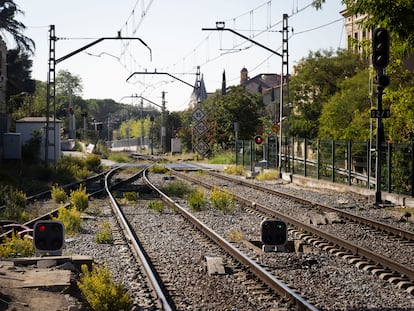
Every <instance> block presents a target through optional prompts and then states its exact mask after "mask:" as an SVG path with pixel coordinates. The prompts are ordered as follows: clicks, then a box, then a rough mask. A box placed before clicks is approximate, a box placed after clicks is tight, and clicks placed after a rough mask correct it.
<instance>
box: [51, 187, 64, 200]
mask: <svg viewBox="0 0 414 311" xmlns="http://www.w3.org/2000/svg"><path fill="white" fill-rule="evenodd" d="M51 196H52V200H53V202H55V203H64V202H66V200H67V199H68V195H67V194H66V191H65V190H64V189H63V188H61V187H59V186H58V185H54V186H52V190H51Z"/></svg>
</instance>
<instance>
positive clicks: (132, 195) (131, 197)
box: [122, 191, 139, 202]
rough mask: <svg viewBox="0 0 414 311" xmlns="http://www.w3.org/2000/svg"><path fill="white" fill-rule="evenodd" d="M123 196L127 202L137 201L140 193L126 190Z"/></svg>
mask: <svg viewBox="0 0 414 311" xmlns="http://www.w3.org/2000/svg"><path fill="white" fill-rule="evenodd" d="M122 196H123V198H124V199H125V200H126V201H127V202H135V201H136V200H138V197H139V193H138V192H133V191H130V192H124V193H123V194H122Z"/></svg>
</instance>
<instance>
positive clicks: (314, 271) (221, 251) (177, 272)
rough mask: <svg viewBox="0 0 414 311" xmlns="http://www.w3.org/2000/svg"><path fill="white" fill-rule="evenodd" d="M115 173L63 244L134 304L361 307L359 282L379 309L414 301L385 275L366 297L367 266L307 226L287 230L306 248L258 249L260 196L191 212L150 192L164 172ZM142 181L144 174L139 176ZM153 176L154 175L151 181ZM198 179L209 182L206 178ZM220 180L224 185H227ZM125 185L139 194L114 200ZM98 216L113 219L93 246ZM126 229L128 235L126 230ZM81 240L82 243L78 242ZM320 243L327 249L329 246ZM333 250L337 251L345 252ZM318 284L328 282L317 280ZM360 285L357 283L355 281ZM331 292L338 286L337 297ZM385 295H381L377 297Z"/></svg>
mask: <svg viewBox="0 0 414 311" xmlns="http://www.w3.org/2000/svg"><path fill="white" fill-rule="evenodd" d="M114 174H115V170H113V172H111V173H110V174H108V175H107V176H106V182H105V184H106V188H107V191H108V192H109V193H111V194H110V195H109V199H108V198H102V196H100V198H99V199H94V209H97V208H99V209H100V210H101V211H100V212H99V213H98V214H96V215H93V216H92V217H86V219H85V220H84V222H85V226H87V227H86V228H85V229H84V233H82V234H81V235H80V236H79V237H78V238H76V239H73V240H72V241H69V242H68V243H66V250H65V251H66V252H67V253H73V254H83V255H91V256H93V257H94V258H96V260H97V261H98V262H100V261H105V262H108V263H109V264H108V266H109V267H110V269H111V271H113V273H114V275H115V277H116V279H117V280H118V281H120V282H122V284H123V285H124V286H125V287H126V288H127V289H128V290H129V292H130V293H131V296H132V297H133V299H134V306H135V307H136V308H144V309H145V308H147V309H148V310H149V309H151V310H182V309H186V310H203V309H206V310H207V309H208V310H211V309H222V310H269V309H271V308H274V309H277V310H291V309H300V310H316V309H326V310H334V309H335V310H341V309H342V310H344V309H349V308H355V309H361V306H363V304H364V303H366V302H361V301H362V298H355V297H353V296H352V295H353V294H354V291H355V294H359V293H356V292H358V291H361V290H362V288H361V287H364V289H363V291H365V290H366V291H367V292H363V293H361V295H362V296H369V297H370V298H369V300H371V299H373V300H374V301H379V300H381V301H382V305H381V306H385V307H389V308H393V307H396V306H397V307H402V308H405V307H407V306H410V305H413V304H414V301H413V300H412V298H410V297H412V296H410V295H409V294H408V293H407V292H406V291H397V292H395V290H393V289H392V288H395V287H394V286H391V288H390V286H388V285H385V284H387V283H386V282H384V284H381V285H380V286H381V287H382V293H381V294H372V291H373V289H372V288H365V285H366V284H367V286H368V287H375V286H371V285H370V284H372V283H370V282H372V280H371V278H372V277H371V274H370V273H367V272H366V271H364V270H362V269H363V267H364V265H362V264H360V268H361V269H360V270H358V271H357V272H355V268H352V267H351V268H350V267H349V265H348V266H347V264H346V261H347V260H351V257H349V258H348V259H347V260H346V261H345V262H344V260H343V259H341V257H337V256H331V255H330V254H331V253H336V252H335V251H334V248H335V247H331V248H330V247H329V246H326V245H325V246H323V245H322V242H316V241H315V242H314V241H313V240H312V239H315V238H314V237H313V236H312V237H306V236H301V235H303V234H305V233H303V232H300V231H299V230H293V229H290V230H289V235H290V236H291V239H292V236H294V239H295V240H299V237H300V238H301V241H302V242H301V244H302V247H306V245H310V246H309V247H310V248H311V250H310V251H309V252H301V253H295V252H294V251H293V252H292V251H288V252H285V253H263V252H262V251H261V249H260V248H258V247H257V243H256V244H255V243H254V242H257V240H258V238H257V235H258V232H257V229H256V230H255V229H252V228H253V227H254V226H256V225H255V223H256V224H258V223H260V221H261V220H262V219H263V218H265V217H269V214H268V211H267V212H266V214H264V212H263V211H259V210H257V209H256V210H253V209H251V208H250V207H252V205H255V207H257V206H259V205H260V203H259V202H258V201H257V200H256V201H255V204H252V203H251V202H252V201H250V202H249V201H248V200H247V201H245V203H244V204H247V205H249V208H246V206H244V207H242V206H241V205H240V209H238V211H235V212H234V213H229V214H223V213H221V212H217V211H211V210H210V211H204V212H200V213H192V212H189V208H188V203H187V202H186V200H185V199H178V198H168V197H166V196H165V194H162V193H161V192H162V191H161V192H160V190H150V188H151V189H152V187H154V186H155V187H157V188H159V187H161V186H162V185H163V184H165V183H168V182H172V179H173V178H171V177H170V176H164V177H168V178H165V179H164V178H162V177H161V176H156V175H158V174H149V177H143V178H141V176H142V175H143V172H139V173H138V174H135V176H134V177H133V178H132V177H130V176H128V174H121V173H117V174H118V175H114ZM144 175H145V176H147V174H144ZM185 175H189V174H185ZM186 177H188V176H186ZM157 178H158V179H157ZM160 178H161V180H160ZM143 179H146V182H145V183H144V181H143ZM153 179H155V180H158V181H156V182H154V181H153ZM203 179H204V180H205V179H206V178H205V175H204V176H203ZM113 182H116V184H117V187H115V186H111V184H112V183H113ZM192 183H195V181H192ZM226 183H229V181H226ZM221 186H222V188H231V187H229V186H228V185H225V186H224V185H221ZM131 191H132V192H139V193H140V194H139V199H138V200H137V201H136V202H133V203H125V202H123V203H122V204H120V202H119V201H122V200H120V198H121V197H122V195H121V194H122V193H123V192H131ZM154 194H155V196H154ZM159 197H162V200H163V201H164V202H165V203H166V204H168V205H171V206H172V207H165V209H164V210H163V211H162V212H154V211H153V210H151V209H149V208H148V202H153V201H154V202H156V201H159ZM246 210H247V211H248V212H247V213H246ZM273 216H274V214H273ZM273 216H272V217H273ZM104 219H106V220H107V221H109V222H110V224H111V228H112V231H113V235H114V244H113V245H96V243H94V241H93V236H92V235H91V233H92V232H96V230H97V227H98V224H99V223H100V222H102V221H104ZM200 220H201V221H200ZM252 222H253V225H252ZM288 223H289V224H290V222H288ZM243 227H246V228H250V229H252V231H253V232H251V233H247V235H249V234H250V235H251V237H250V238H247V239H243V240H242V241H239V240H234V239H231V238H229V235H231V234H232V233H234V230H235V228H243ZM211 229H213V230H211ZM240 230H244V229H240ZM124 231H126V232H128V231H129V233H128V234H127V235H126V236H125V235H124ZM85 239H87V240H88V241H87V242H84V241H83V240H85ZM306 241H307V242H306ZM295 242H296V241H295ZM324 243H325V244H326V241H324ZM318 248H320V249H325V250H326V253H325V251H321V250H318ZM340 251H342V252H344V251H343V250H342V249H341V250H340ZM338 253H339V251H338ZM133 255H134V256H133ZM354 257H356V256H353V257H352V258H354ZM338 258H339V259H338ZM342 258H343V257H342ZM210 260H219V261H220V260H221V262H222V264H221V265H220V264H219V266H222V267H223V269H224V273H223V274H221V273H211V274H210V273H209V269H208V262H209V261H210ZM338 260H342V263H341V264H342V265H344V266H347V267H345V268H340V267H338V262H337V261H338ZM355 260H356V259H355ZM344 271H345V272H344ZM359 271H363V273H362V275H359V276H358V277H359V278H361V279H362V281H358V280H354V279H352V278H353V277H354V275H355V274H361V272H359ZM367 271H368V270H367ZM384 273H385V271H384ZM328 276H329V277H328ZM331 276H334V277H331ZM393 277H396V276H395V275H394V276H393ZM355 279H356V277H355ZM322 282H325V283H327V284H326V285H323V283H322ZM358 282H362V284H363V285H358ZM364 282H365V284H364ZM316 283H319V284H316ZM348 283H349V284H348ZM304 284H305V285H304ZM315 286H319V287H321V288H322V289H321V290H310V291H309V290H304V287H309V288H312V287H315ZM358 287H359V288H358ZM400 287H401V288H404V286H400ZM335 288H336V289H335ZM349 288H353V289H351V290H350V289H349ZM338 291H341V292H342V293H341V294H338ZM350 291H352V294H351V293H350ZM368 292H369V293H368ZM404 292H405V293H407V294H404ZM375 295H378V297H375ZM381 295H382V297H381ZM384 295H385V296H388V298H387V297H385V298H384ZM392 295H394V296H392ZM407 295H408V296H407ZM334 296H337V297H336V298H334ZM371 297H372V298H371ZM374 297H375V298H374ZM387 299H389V300H390V301H393V302H389V301H388V300H387ZM410 299H411V300H410ZM333 301H336V302H333ZM345 301H348V302H345ZM397 302H398V303H397ZM378 305H379V304H378V302H372V303H371V306H378ZM407 310H409V309H407Z"/></svg>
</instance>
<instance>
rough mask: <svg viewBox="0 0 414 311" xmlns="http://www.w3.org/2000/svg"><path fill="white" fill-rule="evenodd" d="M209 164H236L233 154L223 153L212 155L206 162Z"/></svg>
mask: <svg viewBox="0 0 414 311" xmlns="http://www.w3.org/2000/svg"><path fill="white" fill-rule="evenodd" d="M208 163H210V164H235V163H236V156H235V154H234V152H225V153H219V154H215V155H213V157H211V158H210V159H209V160H208Z"/></svg>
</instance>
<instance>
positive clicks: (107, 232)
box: [95, 221, 114, 244]
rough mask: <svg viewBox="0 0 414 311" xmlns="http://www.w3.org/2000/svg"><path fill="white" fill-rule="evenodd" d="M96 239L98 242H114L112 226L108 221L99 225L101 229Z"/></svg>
mask: <svg viewBox="0 0 414 311" xmlns="http://www.w3.org/2000/svg"><path fill="white" fill-rule="evenodd" d="M95 241H96V243H98V244H112V242H113V241H114V239H113V237H112V230H111V226H110V225H109V222H108V221H105V222H103V223H101V224H100V225H99V231H98V233H97V234H96V237H95Z"/></svg>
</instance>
